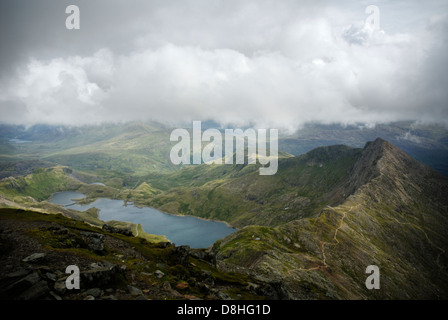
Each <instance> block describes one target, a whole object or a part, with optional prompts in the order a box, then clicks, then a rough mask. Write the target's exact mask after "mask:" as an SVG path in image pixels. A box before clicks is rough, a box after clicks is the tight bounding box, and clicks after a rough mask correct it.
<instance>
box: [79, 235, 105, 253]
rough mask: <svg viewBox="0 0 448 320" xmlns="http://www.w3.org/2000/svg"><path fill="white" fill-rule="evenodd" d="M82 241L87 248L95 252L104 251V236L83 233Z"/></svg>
mask: <svg viewBox="0 0 448 320" xmlns="http://www.w3.org/2000/svg"><path fill="white" fill-rule="evenodd" d="M81 236H82V239H83V240H84V241H85V242H86V244H87V247H88V248H89V249H90V250H93V251H95V252H102V251H104V235H103V234H101V233H96V232H85V231H83V232H81Z"/></svg>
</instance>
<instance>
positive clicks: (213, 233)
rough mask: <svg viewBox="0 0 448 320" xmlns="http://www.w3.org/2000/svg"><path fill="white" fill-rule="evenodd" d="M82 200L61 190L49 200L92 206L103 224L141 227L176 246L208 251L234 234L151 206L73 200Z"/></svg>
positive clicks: (73, 206)
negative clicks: (131, 224)
mask: <svg viewBox="0 0 448 320" xmlns="http://www.w3.org/2000/svg"><path fill="white" fill-rule="evenodd" d="M85 197H86V196H85V195H84V194H82V193H79V192H73V191H64V192H58V193H55V194H54V195H53V196H52V197H51V198H50V199H49V200H48V201H49V202H52V203H55V204H58V205H61V206H64V207H66V208H67V209H72V210H77V211H85V210H87V209H89V208H93V207H95V208H97V209H99V219H101V220H103V221H110V220H117V221H126V222H131V223H135V224H141V225H142V227H143V230H144V231H145V232H146V233H149V234H155V235H163V236H165V237H166V238H167V239H168V240H169V241H171V242H173V243H175V244H176V245H177V246H180V245H188V246H190V247H191V248H208V247H209V246H211V245H212V244H213V243H214V242H215V241H217V240H219V239H221V238H224V237H225V236H227V235H229V234H231V233H233V232H235V231H236V229H234V228H232V227H229V226H228V225H227V224H225V223H223V222H217V221H210V220H203V219H199V218H196V217H193V216H177V215H173V214H167V213H163V212H161V211H159V210H156V209H154V208H150V207H142V208H139V207H136V206H134V205H133V204H132V203H129V202H128V204H127V205H125V204H124V201H123V200H115V199H107V198H99V199H97V200H95V201H94V202H92V203H89V204H82V205H80V204H77V203H76V202H75V201H74V200H73V199H82V198H85Z"/></svg>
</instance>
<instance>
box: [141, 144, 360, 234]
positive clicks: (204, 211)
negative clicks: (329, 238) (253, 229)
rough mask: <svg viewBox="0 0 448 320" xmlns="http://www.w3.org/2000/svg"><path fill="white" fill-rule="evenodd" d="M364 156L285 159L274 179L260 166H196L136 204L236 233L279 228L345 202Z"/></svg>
mask: <svg viewBox="0 0 448 320" xmlns="http://www.w3.org/2000/svg"><path fill="white" fill-rule="evenodd" d="M360 152H361V151H360V149H354V148H350V147H345V146H332V147H323V148H319V149H316V150H314V151H312V152H310V153H308V154H306V155H302V156H299V157H285V158H282V159H280V160H279V170H278V172H277V173H276V174H275V175H272V176H260V175H259V172H258V165H233V166H232V165H221V166H220V165H210V166H209V165H200V166H194V167H190V168H186V169H183V170H181V171H179V172H176V173H174V174H171V175H167V176H166V177H163V178H159V177H154V178H153V179H150V180H149V181H148V183H149V184H150V185H152V186H156V187H159V188H161V189H163V188H165V185H163V184H164V183H166V184H168V185H169V184H171V183H173V184H177V185H179V187H176V188H172V189H168V190H166V191H165V192H161V193H158V194H156V195H154V196H151V197H148V198H146V199H141V198H135V199H133V200H134V201H136V202H138V203H142V204H146V205H149V206H153V207H157V208H160V209H161V210H163V211H166V212H170V213H178V214H189V215H195V216H199V217H202V218H207V219H217V220H222V221H227V222H229V223H231V224H232V225H234V226H238V227H241V226H244V225H249V224H258V225H270V226H274V225H279V224H281V223H284V222H287V221H291V220H294V219H298V218H303V217H307V216H313V215H315V214H317V213H318V212H319V211H320V210H321V209H322V208H323V207H325V206H326V205H329V204H331V205H334V204H337V203H340V202H342V200H343V199H344V198H345V197H346V196H347V195H344V194H343V190H342V189H341V188H342V186H343V185H344V183H345V181H346V179H347V178H348V173H349V170H350V168H351V167H352V166H353V164H354V163H355V161H356V160H357V158H358V157H359V155H360ZM173 180H174V181H175V182H171V181H173Z"/></svg>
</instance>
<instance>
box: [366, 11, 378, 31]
mask: <svg viewBox="0 0 448 320" xmlns="http://www.w3.org/2000/svg"><path fill="white" fill-rule="evenodd" d="M366 13H367V14H369V16H368V17H367V18H366V21H365V24H366V25H368V26H370V27H372V29H373V30H380V8H378V7H377V6H374V5H370V6H367V7H366Z"/></svg>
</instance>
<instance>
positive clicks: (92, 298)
mask: <svg viewBox="0 0 448 320" xmlns="http://www.w3.org/2000/svg"><path fill="white" fill-rule="evenodd" d="M84 300H95V297H94V296H90V295H89V296H87V297H85V298H84Z"/></svg>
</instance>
